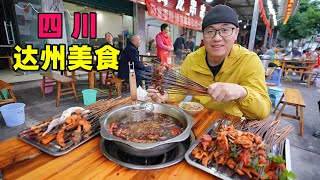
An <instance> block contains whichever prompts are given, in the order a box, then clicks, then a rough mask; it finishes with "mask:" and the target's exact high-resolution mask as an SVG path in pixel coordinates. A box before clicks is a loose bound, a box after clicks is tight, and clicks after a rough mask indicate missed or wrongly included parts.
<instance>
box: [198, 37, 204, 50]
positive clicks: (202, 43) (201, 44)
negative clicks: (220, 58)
mask: <svg viewBox="0 0 320 180" xmlns="http://www.w3.org/2000/svg"><path fill="white" fill-rule="evenodd" d="M202 46H204V42H203V39H201V43H200V46H199V48H200V47H202Z"/></svg>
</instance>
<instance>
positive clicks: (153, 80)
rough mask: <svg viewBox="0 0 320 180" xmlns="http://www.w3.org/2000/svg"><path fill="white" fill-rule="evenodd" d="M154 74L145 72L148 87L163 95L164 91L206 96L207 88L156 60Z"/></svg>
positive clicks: (153, 64) (153, 62) (154, 61)
mask: <svg viewBox="0 0 320 180" xmlns="http://www.w3.org/2000/svg"><path fill="white" fill-rule="evenodd" d="M152 66H153V68H152V72H143V74H142V75H143V77H144V78H145V80H146V85H147V86H148V87H149V88H154V89H156V90H158V91H159V93H160V94H161V95H163V94H164V90H166V92H167V93H168V94H183V95H198V96H201V95H202V96H206V95H207V87H205V86H203V85H201V84H199V83H197V82H195V81H193V80H191V79H189V78H187V77H186V76H184V75H182V74H180V73H179V72H177V71H175V70H173V69H170V68H169V66H165V65H162V64H161V63H159V62H158V61H156V60H153V61H152Z"/></svg>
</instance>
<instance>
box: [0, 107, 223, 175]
mask: <svg viewBox="0 0 320 180" xmlns="http://www.w3.org/2000/svg"><path fill="white" fill-rule="evenodd" d="M222 115H223V114H222V113H219V112H216V111H214V112H212V111H209V110H208V109H204V110H202V111H201V112H200V113H199V114H197V115H196V116H195V117H194V119H195V124H194V126H193V130H194V133H195V135H196V136H197V138H199V137H201V135H202V134H203V133H204V132H205V131H206V130H207V128H209V127H210V125H211V124H212V123H213V122H214V121H215V120H216V119H218V117H220V116H222ZM99 143H100V136H98V137H95V138H94V139H92V140H90V141H88V142H87V143H85V144H83V145H82V146H80V147H78V148H77V149H75V150H73V151H71V152H70V153H68V154H66V155H63V156H60V157H53V156H50V155H48V154H46V153H44V152H41V151H40V150H39V149H37V148H35V147H33V146H31V145H29V144H27V143H25V142H23V141H22V140H20V139H18V138H12V139H10V140H7V141H4V142H2V143H0V168H1V170H2V175H3V178H4V179H48V178H50V179H66V178H68V177H69V178H71V177H72V179H77V178H79V179H92V178H94V179H121V180H123V179H137V180H138V179H175V180H176V179H181V180H182V179H188V180H189V179H197V180H198V179H206V180H208V179H218V178H216V177H214V176H213V175H211V174H208V173H206V172H204V171H202V170H200V169H197V168H195V167H193V166H191V165H189V164H188V163H187V162H186V161H185V160H184V161H182V162H180V163H178V164H176V165H174V166H170V167H167V168H163V169H156V170H133V169H128V168H125V167H121V166H119V165H117V164H115V163H113V162H112V161H109V160H108V159H107V158H106V157H105V156H104V155H103V154H102V152H101V150H100V148H99Z"/></svg>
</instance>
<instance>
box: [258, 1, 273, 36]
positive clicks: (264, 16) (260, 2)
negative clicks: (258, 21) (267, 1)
mask: <svg viewBox="0 0 320 180" xmlns="http://www.w3.org/2000/svg"><path fill="white" fill-rule="evenodd" d="M258 3H259V11H260V13H261V15H260V17H261V18H262V20H263V23H264V24H265V25H266V26H267V28H268V33H269V35H271V34H272V30H271V28H270V22H269V20H268V18H267V16H266V12H265V11H264V8H263V1H262V0H259V1H258Z"/></svg>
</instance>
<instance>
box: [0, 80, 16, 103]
mask: <svg viewBox="0 0 320 180" xmlns="http://www.w3.org/2000/svg"><path fill="white" fill-rule="evenodd" d="M12 89H13V86H12V85H11V84H8V83H7V82H4V81H2V80H0V96H1V98H2V100H0V105H1V104H6V103H10V102H17V99H16V96H15V95H14V94H13V92H12ZM1 90H7V91H8V92H9V94H10V96H11V98H10V99H5V97H4V95H3V94H2V92H1Z"/></svg>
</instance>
